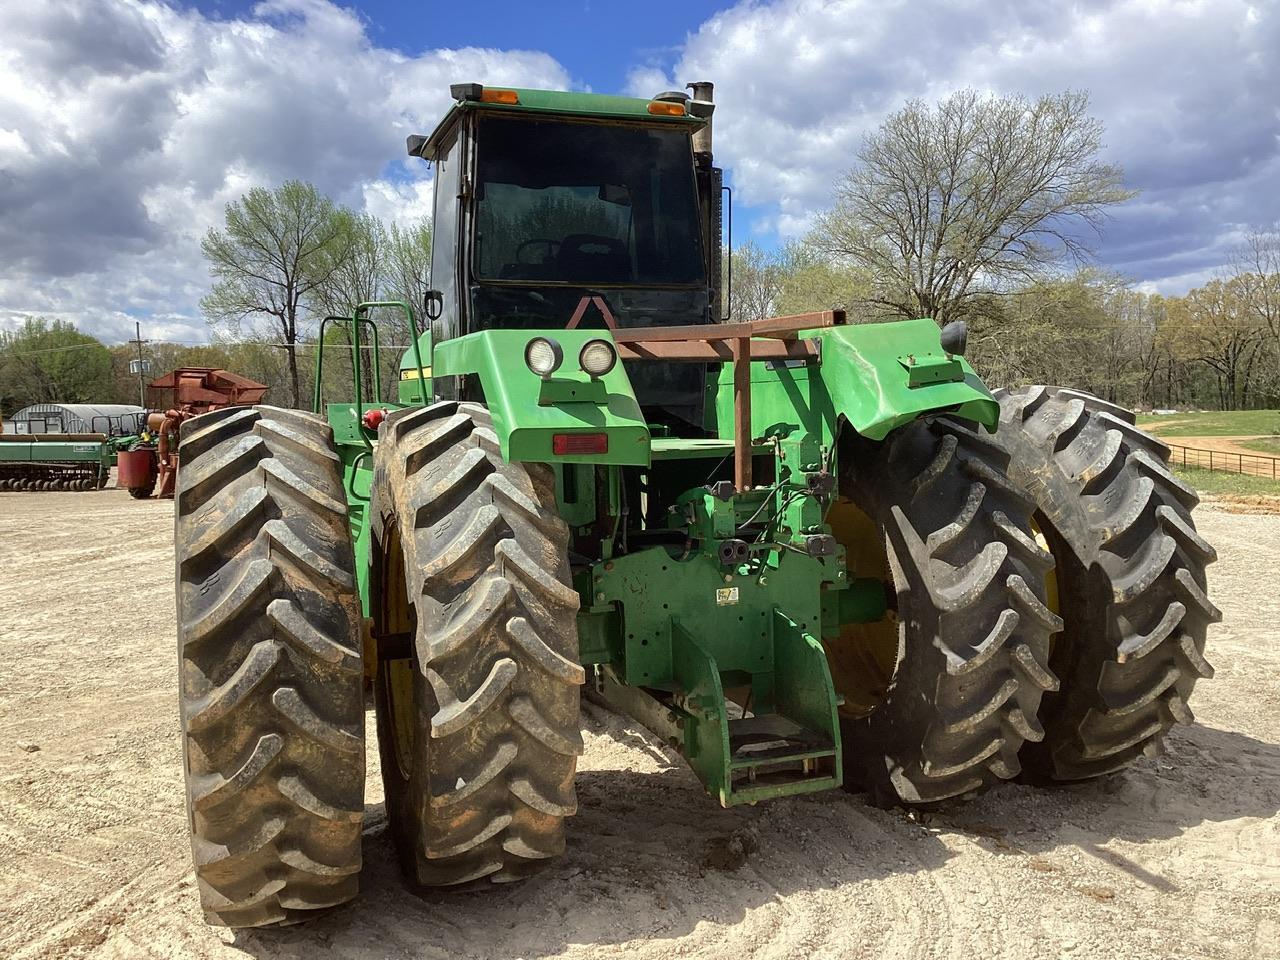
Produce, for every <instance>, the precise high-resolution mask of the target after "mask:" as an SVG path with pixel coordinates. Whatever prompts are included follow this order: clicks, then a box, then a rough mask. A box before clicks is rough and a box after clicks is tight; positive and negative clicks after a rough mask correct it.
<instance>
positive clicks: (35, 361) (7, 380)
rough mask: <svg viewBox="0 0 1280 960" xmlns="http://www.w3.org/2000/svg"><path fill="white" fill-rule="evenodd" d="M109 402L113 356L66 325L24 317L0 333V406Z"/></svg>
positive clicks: (7, 410)
mask: <svg viewBox="0 0 1280 960" xmlns="http://www.w3.org/2000/svg"><path fill="white" fill-rule="evenodd" d="M112 398H113V383H112V378H111V354H110V352H109V351H108V350H107V348H106V347H105V346H103V344H102V343H101V341H99V340H98V339H97V338H96V337H91V336H89V335H88V334H86V333H81V332H80V331H79V330H77V329H76V327H75V325H74V324H73V323H71V322H69V321H67V320H50V319H48V318H45V317H27V318H26V319H25V320H24V321H23V323H22V326H21V327H19V328H18V329H17V330H13V331H5V332H0V407H2V408H3V409H4V410H5V411H6V412H9V413H11V412H13V411H14V410H17V409H20V408H22V407H25V406H28V405H29V404H32V403H90V402H95V401H96V402H103V401H105V400H110V399H112Z"/></svg>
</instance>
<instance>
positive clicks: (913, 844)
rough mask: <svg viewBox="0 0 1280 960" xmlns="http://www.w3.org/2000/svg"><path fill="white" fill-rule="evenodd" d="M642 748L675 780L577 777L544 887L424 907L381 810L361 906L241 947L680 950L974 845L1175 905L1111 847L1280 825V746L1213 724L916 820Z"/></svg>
mask: <svg viewBox="0 0 1280 960" xmlns="http://www.w3.org/2000/svg"><path fill="white" fill-rule="evenodd" d="M587 723H588V728H589V729H590V727H591V726H592V721H591V719H588V721H587ZM629 736H634V734H630V735H629ZM644 749H645V750H646V752H647V753H650V754H651V755H653V754H655V752H656V755H658V756H662V757H664V758H665V759H666V760H667V761H668V763H667V765H666V766H665V768H664V769H662V770H661V771H660V772H657V773H649V774H640V773H636V772H633V771H628V770H622V769H616V770H592V771H585V772H583V773H581V774H580V775H579V778H578V795H579V814H578V816H577V817H576V818H575V819H574V820H573V821H571V823H570V836H569V841H568V850H567V851H566V855H565V857H564V858H563V859H561V860H560V861H558V862H557V863H556V864H555V865H554V866H552V867H551V868H550V869H549V870H548V872H547V873H545V874H544V875H543V876H542V878H541V879H540V880H538V881H533V882H529V883H525V884H520V885H513V886H510V887H505V886H504V887H494V888H490V889H486V890H481V891H478V892H470V893H452V894H449V893H445V894H441V895H438V896H433V897H432V898H430V899H419V898H417V897H415V896H413V895H412V894H410V893H409V892H408V891H407V890H406V889H405V888H404V886H403V885H402V884H401V882H400V878H399V874H398V871H397V867H396V863H395V856H394V852H393V850H392V848H391V844H390V839H389V833H388V831H387V830H386V819H385V814H384V812H383V811H382V809H381V805H378V806H373V807H370V808H369V810H368V813H369V818H368V819H369V826H368V829H367V830H366V837H365V850H364V854H365V867H364V874H363V878H362V891H361V894H360V897H359V898H358V899H357V900H356V901H355V902H354V903H351V904H348V905H346V906H344V907H341V908H338V909H337V910H335V911H333V912H332V913H330V914H329V915H327V916H324V917H321V918H317V919H316V920H314V921H312V922H310V923H308V924H306V925H304V926H299V927H292V928H285V929H282V930H272V931H263V932H255V931H241V932H239V933H237V935H236V938H235V946H236V947H238V948H239V949H241V950H243V951H244V952H245V953H248V954H250V955H252V956H257V957H264V958H266V957H271V958H277V957H300V958H307V960H310V958H311V957H312V956H314V955H315V953H316V952H317V951H318V950H319V951H322V952H325V953H329V954H334V955H341V956H354V957H368V958H373V957H386V956H425V957H434V956H441V957H450V958H456V957H466V956H476V957H494V958H499V957H503V958H505V957H512V958H514V957H526V958H533V957H542V956H548V955H555V954H558V953H561V952H562V951H563V950H564V949H565V948H566V947H567V946H569V945H573V944H595V945H619V944H625V943H628V942H631V941H634V940H639V939H645V940H650V941H653V940H657V941H662V940H671V941H674V940H675V939H677V938H680V937H682V936H685V935H686V934H688V933H689V932H690V931H692V930H693V929H694V927H696V926H697V925H698V924H699V923H700V922H703V921H712V922H714V923H723V924H734V923H738V922H740V921H741V920H742V919H743V917H744V916H745V915H746V914H747V913H748V912H749V911H751V910H753V909H754V908H756V907H759V906H762V905H764V904H768V903H770V902H771V901H775V900H777V899H778V898H779V897H783V898H785V897H786V896H787V895H788V894H791V893H794V892H797V891H817V890H822V889H828V890H834V889H835V888H839V887H844V886H846V885H863V884H865V883H866V882H868V881H870V882H874V881H876V880H878V879H882V878H885V877H887V876H890V875H894V874H917V873H922V872H927V871H931V870H933V869H935V868H937V867H938V866H940V865H941V864H943V863H944V862H945V861H946V860H947V859H948V858H949V857H951V856H953V855H954V854H953V849H954V848H955V847H956V845H957V844H962V843H963V842H964V841H965V840H968V841H971V842H974V843H977V844H978V845H979V846H981V847H982V848H984V849H986V850H987V851H988V852H990V853H992V854H999V855H1006V856H1011V857H1033V856H1041V855H1045V854H1049V853H1051V852H1053V851H1055V850H1057V849H1059V848H1063V847H1069V848H1071V849H1073V850H1075V849H1079V850H1083V851H1084V852H1085V853H1088V854H1092V855H1093V856H1096V857H1099V858H1100V859H1103V860H1105V861H1107V862H1108V863H1110V864H1111V865H1113V866H1115V867H1117V868H1118V869H1121V870H1124V871H1126V872H1128V873H1130V874H1131V875H1132V876H1133V877H1135V878H1136V879H1137V880H1138V881H1140V882H1142V883H1145V884H1148V885H1149V886H1151V887H1153V888H1155V889H1158V890H1175V889H1176V885H1175V883H1174V882H1173V881H1171V880H1169V879H1167V878H1165V877H1161V876H1157V875H1154V874H1151V873H1149V872H1148V871H1147V870H1145V869H1144V868H1142V867H1141V866H1140V865H1139V864H1137V863H1135V862H1133V861H1132V860H1130V859H1129V858H1128V857H1126V856H1125V855H1124V854H1123V853H1122V852H1120V851H1117V850H1115V849H1110V848H1106V845H1107V844H1109V843H1110V842H1111V841H1117V840H1118V841H1127V842H1132V843H1139V844H1141V843H1146V842H1152V841H1160V840H1163V839H1168V838H1172V837H1176V836H1178V835H1180V834H1182V833H1183V832H1184V831H1187V830H1189V829H1193V828H1195V827H1196V826H1197V825H1199V824H1201V823H1205V822H1208V821H1223V820H1230V819H1238V818H1251V817H1258V818H1265V817H1270V816H1272V815H1274V814H1275V813H1276V812H1277V810H1278V809H1280V746H1277V745H1276V744H1270V743H1264V742H1261V741H1258V740H1255V739H1253V738H1251V737H1248V736H1245V735H1242V734H1239V733H1233V732H1230V731H1226V730H1218V729H1214V728H1210V727H1202V726H1192V727H1190V728H1185V729H1180V730H1179V731H1178V732H1176V733H1175V734H1173V735H1172V736H1171V737H1170V738H1169V742H1168V752H1167V754H1166V755H1165V756H1164V757H1159V758H1154V759H1145V760H1142V761H1140V762H1139V763H1137V764H1135V765H1134V766H1133V767H1132V768H1131V769H1130V770H1128V771H1126V772H1124V773H1121V774H1117V775H1115V776H1112V777H1110V778H1107V779H1104V780H1101V781H1095V782H1091V783H1084V784H1073V785H1067V786H1064V787H1060V788H1056V789H1042V788H1036V787H1031V786H1027V785H1023V784H1016V783H1013V784H1006V785H1003V786H1001V787H999V788H997V789H995V790H992V791H990V792H988V793H986V794H984V795H982V796H979V797H976V798H974V799H972V800H971V801H969V802H966V803H953V804H948V805H945V806H943V807H940V808H938V809H934V810H931V811H928V812H915V813H907V812H906V811H902V810H887V811H886V810H878V809H875V808H872V807H870V806H869V805H867V803H866V802H865V798H864V797H862V796H860V795H853V794H846V793H842V792H836V793H832V794H825V795H817V796H814V797H801V798H790V799H785V800H779V801H773V802H770V803H766V804H762V805H760V806H758V807H755V808H734V809H730V810H721V809H719V807H718V806H717V805H716V804H715V803H714V801H712V800H711V799H710V798H708V797H707V796H706V795H705V794H704V793H703V791H702V789H701V787H700V785H699V784H698V783H697V781H696V780H695V779H694V778H693V776H692V774H691V773H689V771H688V770H687V769H686V768H685V767H684V766H683V765H682V764H679V763H674V762H669V761H670V760H671V757H670V755H669V754H666V753H665V752H664V751H663V750H662V748H661V747H658V746H656V745H654V744H651V743H650V744H646V745H645V747H644ZM731 839H732V840H734V841H736V842H737V845H738V846H742V845H743V844H742V841H745V847H746V849H747V852H746V855H745V857H744V858H735V857H729V858H727V859H726V858H725V857H723V856H722V855H721V854H723V852H724V851H725V849H726V848H734V849H736V847H734V844H733V843H727V841H730V840H731ZM1113 846H1114V845H1113ZM1121 846H1122V845H1121ZM752 848H754V849H752ZM739 861H741V862H739ZM674 946H675V945H674V944H672V947H673V948H674Z"/></svg>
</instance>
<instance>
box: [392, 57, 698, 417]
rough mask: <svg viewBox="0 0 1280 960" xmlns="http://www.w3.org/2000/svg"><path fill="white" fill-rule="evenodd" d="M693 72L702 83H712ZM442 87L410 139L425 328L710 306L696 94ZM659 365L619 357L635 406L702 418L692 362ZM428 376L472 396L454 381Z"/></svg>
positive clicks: (446, 335) (614, 317) (514, 324)
mask: <svg viewBox="0 0 1280 960" xmlns="http://www.w3.org/2000/svg"><path fill="white" fill-rule="evenodd" d="M696 86H697V87H698V90H699V92H700V93H702V94H703V95H704V96H706V97H707V98H709V97H710V84H699V85H696ZM451 93H452V95H453V97H454V101H455V102H454V105H453V107H452V108H451V109H450V110H449V111H448V113H447V114H446V115H445V116H444V118H443V119H442V120H441V122H440V124H439V125H438V126H437V127H436V129H435V131H434V132H433V133H432V134H431V135H430V136H428V137H410V138H409V142H408V146H409V153H410V154H411V155H413V156H418V157H422V158H423V159H426V160H429V161H431V163H432V164H433V165H434V168H435V170H434V172H435V205H434V239H433V246H432V258H431V283H432V287H433V288H434V289H433V291H432V294H431V296H432V298H433V300H434V307H433V310H437V311H438V316H437V317H436V318H435V319H434V321H433V323H432V328H431V336H432V339H433V341H434V342H436V343H439V342H441V341H444V340H449V339H453V338H455V337H458V336H463V335H466V334H469V333H474V332H477V331H481V330H491V329H557V328H560V329H563V328H566V327H571V326H572V327H581V328H587V329H590V328H616V327H654V326H687V325H692V324H706V323H712V322H714V321H716V320H718V319H720V310H721V300H722V297H721V279H720V276H719V264H720V257H719V251H720V245H721V237H720V219H721V218H720V209H721V189H720V171H719V170H718V169H715V168H713V167H712V165H711V155H710V140H709V135H708V132H707V131H708V127H709V119H710V114H711V110H712V104H711V103H710V102H709V99H705V100H704V99H697V100H693V99H690V98H689V97H688V96H687V95H685V94H683V93H677V92H671V93H664V94H660V95H659V96H658V97H656V98H655V99H653V100H643V99H635V98H628V97H601V96H594V95H585V94H574V93H557V92H549V91H541V90H523V89H521V90H512V89H496V88H492V87H484V86H481V85H480V84H474V83H468V84H455V85H453V86H452V87H451ZM664 366H665V368H664V369H655V368H654V367H653V366H652V365H650V366H648V367H646V368H644V369H640V368H638V367H636V368H634V369H631V370H630V371H629V372H630V373H631V375H632V383H633V386H634V387H635V389H636V392H637V395H638V398H639V400H640V402H641V405H642V407H645V408H647V409H648V408H652V412H653V414H654V416H655V418H656V419H670V418H675V420H677V421H683V423H684V424H685V425H686V427H687V428H689V427H691V428H693V429H695V430H696V429H700V428H701V427H702V424H703V421H704V411H703V406H702V403H703V394H704V377H705V368H701V367H692V366H688V365H685V366H680V367H674V366H671V365H664ZM438 389H439V392H440V394H441V395H442V396H458V395H459V394H458V393H455V392H453V391H461V393H460V395H461V396H462V397H464V398H466V397H468V396H470V398H471V399H478V397H476V396H474V395H469V394H468V386H467V385H466V384H462V385H459V384H450V383H441V384H439V385H438ZM475 390H476V388H475V387H474V386H472V387H471V394H474V393H475ZM660 411H665V413H666V414H667V416H665V417H664V416H662V414H661V412H660ZM681 432H687V430H686V431H681Z"/></svg>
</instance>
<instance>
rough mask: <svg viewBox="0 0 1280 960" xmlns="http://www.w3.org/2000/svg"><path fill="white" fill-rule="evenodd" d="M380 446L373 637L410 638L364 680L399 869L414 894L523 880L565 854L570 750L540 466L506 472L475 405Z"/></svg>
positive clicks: (551, 528)
mask: <svg viewBox="0 0 1280 960" xmlns="http://www.w3.org/2000/svg"><path fill="white" fill-rule="evenodd" d="M380 437H381V439H380V442H379V445H378V451H377V455H376V460H375V462H376V479H375V483H374V499H373V504H372V507H371V518H372V522H373V536H374V548H373V552H374V556H375V558H377V559H376V560H375V583H377V584H378V586H377V587H376V593H375V595H376V596H380V597H382V604H381V608H380V609H379V610H378V611H376V612H375V631H376V632H377V634H378V635H379V636H384V635H386V634H387V633H390V632H395V631H396V628H397V627H398V628H399V629H400V630H402V631H403V630H407V631H408V632H409V633H411V634H412V643H411V649H409V650H403V651H401V652H402V653H408V654H409V655H410V659H404V657H403V656H402V657H401V658H400V659H398V660H391V661H387V662H380V666H379V676H378V680H377V682H376V683H375V691H376V701H375V702H376V705H377V713H378V740H379V744H380V747H381V755H382V771H383V780H384V783H385V787H386V796H387V812H388V817H389V819H390V822H391V827H392V831H393V836H394V838H395V840H396V846H397V850H398V852H399V855H400V858H401V864H402V866H403V868H404V873H405V876H406V878H407V879H408V880H409V882H410V883H411V884H412V885H413V886H415V887H416V888H419V889H420V888H427V887H440V886H456V885H459V884H466V883H469V882H472V881H482V882H487V881H491V882H503V881H508V880H516V879H520V878H522V877H526V876H528V875H530V874H532V873H534V872H536V871H537V870H538V869H539V868H540V867H542V866H543V865H545V864H546V863H547V860H548V858H550V857H553V856H555V855H557V854H559V853H561V852H562V851H563V849H564V818H565V817H567V816H570V815H572V814H573V813H574V812H575V811H576V809H577V801H576V798H575V793H574V786H573V780H574V773H575V770H576V768H577V757H578V755H579V754H580V753H581V752H582V739H581V735H580V733H579V729H578V705H579V688H580V684H581V683H582V682H583V679H584V676H583V670H582V667H581V666H580V665H579V664H578V660H577V656H578V636H577V627H576V622H575V612H576V610H577V608H578V594H577V592H576V591H575V590H574V589H573V586H572V584H571V581H570V577H569V561H568V528H567V527H566V526H565V524H564V522H563V521H562V520H561V519H560V517H559V515H558V514H557V512H556V501H555V492H554V483H553V474H552V472H551V470H550V468H549V467H547V466H545V465H541V464H520V463H506V462H504V461H503V459H502V456H501V453H500V452H499V449H498V441H497V438H496V436H495V435H494V432H493V429H492V420H491V419H490V416H489V413H488V411H487V410H486V409H485V408H484V407H483V406H480V405H477V404H470V403H465V404H460V403H456V402H452V401H447V402H444V403H439V404H436V405H434V406H431V407H427V408H420V409H417V410H405V411H402V412H398V413H393V414H392V415H391V416H390V417H388V418H387V420H386V422H385V424H384V425H383V426H382V428H381V431H380ZM393 608H395V609H393ZM397 678H398V679H397Z"/></svg>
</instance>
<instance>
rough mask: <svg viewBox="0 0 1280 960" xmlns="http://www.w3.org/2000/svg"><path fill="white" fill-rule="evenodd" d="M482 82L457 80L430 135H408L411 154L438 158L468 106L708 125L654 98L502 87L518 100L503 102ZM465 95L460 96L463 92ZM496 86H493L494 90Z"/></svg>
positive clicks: (497, 110)
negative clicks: (666, 109)
mask: <svg viewBox="0 0 1280 960" xmlns="http://www.w3.org/2000/svg"><path fill="white" fill-rule="evenodd" d="M484 89H485V88H484V87H483V86H481V85H480V84H454V85H453V87H452V88H451V90H452V92H453V94H454V97H455V100H454V103H453V106H451V107H450V108H449V111H448V112H447V113H446V114H445V115H444V116H443V117H442V118H441V120H440V122H439V123H438V124H436V128H435V129H434V130H433V131H431V135H430V136H427V137H423V136H419V135H417V134H414V135H412V136H410V137H409V138H408V141H407V146H408V148H409V155H410V156H411V157H422V158H423V159H424V160H434V159H435V157H436V149H437V148H438V147H439V145H440V143H441V141H442V140H444V138H445V136H446V135H447V134H448V132H449V131H450V129H451V128H452V127H453V125H454V123H456V122H457V121H458V119H459V118H461V117H462V115H463V114H464V113H465V112H466V111H468V110H484V111H487V112H493V113H512V114H524V115H539V114H541V115H548V114H550V115H557V116H565V117H584V118H587V119H595V120H643V121H646V122H650V123H664V124H667V123H669V124H677V125H681V126H684V127H685V128H687V129H688V130H690V131H691V132H692V131H693V130H697V129H699V128H700V127H702V126H704V125H705V124H706V122H707V120H706V118H705V117H695V116H693V115H692V114H688V113H686V114H683V115H680V116H669V115H662V114H653V113H650V112H649V105H650V104H651V103H654V102H655V101H654V100H646V99H644V98H643V97H618V96H613V95H611V94H603V93H568V92H565V91H562V90H529V89H526V88H523V87H502V88H500V89H501V91H502V92H503V93H504V94H515V98H516V102H515V103H501V102H494V101H491V100H481V99H480V96H481V91H483V90H484ZM460 91H461V92H462V94H463V95H462V97H461V98H460V97H459V92H460ZM494 91H495V88H490V92H491V93H492V92H494Z"/></svg>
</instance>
